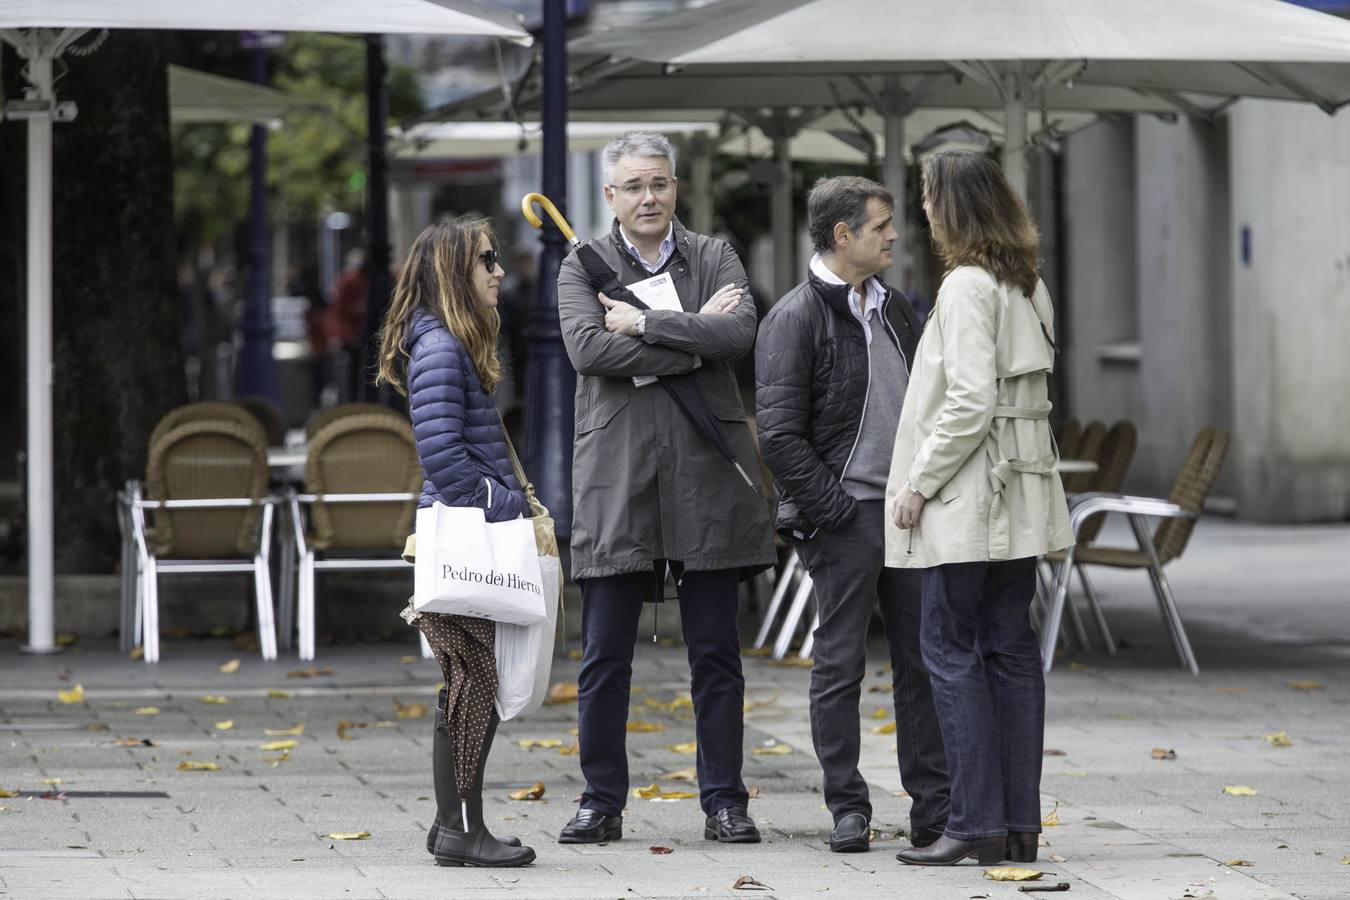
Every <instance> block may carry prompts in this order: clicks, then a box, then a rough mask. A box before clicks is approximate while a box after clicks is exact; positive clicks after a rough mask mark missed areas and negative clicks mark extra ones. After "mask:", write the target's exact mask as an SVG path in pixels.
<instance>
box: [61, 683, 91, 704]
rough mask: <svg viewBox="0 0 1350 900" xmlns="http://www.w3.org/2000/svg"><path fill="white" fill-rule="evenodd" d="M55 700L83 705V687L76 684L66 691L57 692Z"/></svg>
mask: <svg viewBox="0 0 1350 900" xmlns="http://www.w3.org/2000/svg"><path fill="white" fill-rule="evenodd" d="M56 699H57V700H60V701H61V702H62V703H83V702H84V685H82V684H77V685H75V686H74V687H73V688H71V689H70V690H68V691H57V692H56Z"/></svg>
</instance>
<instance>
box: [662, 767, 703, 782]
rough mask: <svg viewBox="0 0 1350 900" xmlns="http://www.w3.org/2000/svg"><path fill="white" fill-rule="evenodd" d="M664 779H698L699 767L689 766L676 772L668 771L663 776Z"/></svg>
mask: <svg viewBox="0 0 1350 900" xmlns="http://www.w3.org/2000/svg"><path fill="white" fill-rule="evenodd" d="M661 780H662V781H698V769H696V768H694V767H693V766H689V767H687V768H684V769H676V770H675V771H674V772H667V773H666V774H664V775H662V776H661Z"/></svg>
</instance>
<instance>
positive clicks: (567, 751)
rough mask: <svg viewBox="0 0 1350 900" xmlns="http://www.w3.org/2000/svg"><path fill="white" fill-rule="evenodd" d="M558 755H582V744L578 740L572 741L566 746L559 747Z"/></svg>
mask: <svg viewBox="0 0 1350 900" xmlns="http://www.w3.org/2000/svg"><path fill="white" fill-rule="evenodd" d="M558 755H559V756H580V755H581V744H579V743H577V742H576V741H573V742H572V743H570V744H568V745H567V746H566V747H559V748H558Z"/></svg>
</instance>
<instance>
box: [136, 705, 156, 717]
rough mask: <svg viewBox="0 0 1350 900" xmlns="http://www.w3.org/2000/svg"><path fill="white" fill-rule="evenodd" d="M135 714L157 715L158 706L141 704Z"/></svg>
mask: <svg viewBox="0 0 1350 900" xmlns="http://www.w3.org/2000/svg"><path fill="white" fill-rule="evenodd" d="M136 715H138V716H157V715H159V707H158V706H141V707H138V708H137V710H136Z"/></svg>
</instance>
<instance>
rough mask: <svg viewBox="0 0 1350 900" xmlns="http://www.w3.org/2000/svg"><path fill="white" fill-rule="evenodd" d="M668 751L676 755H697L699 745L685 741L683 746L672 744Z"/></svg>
mask: <svg viewBox="0 0 1350 900" xmlns="http://www.w3.org/2000/svg"><path fill="white" fill-rule="evenodd" d="M668 749H670V750H672V751H674V752H675V753H697V752H698V744H697V743H695V742H694V741H685V742H684V743H682V744H671V745H670V747H669V748H668Z"/></svg>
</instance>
